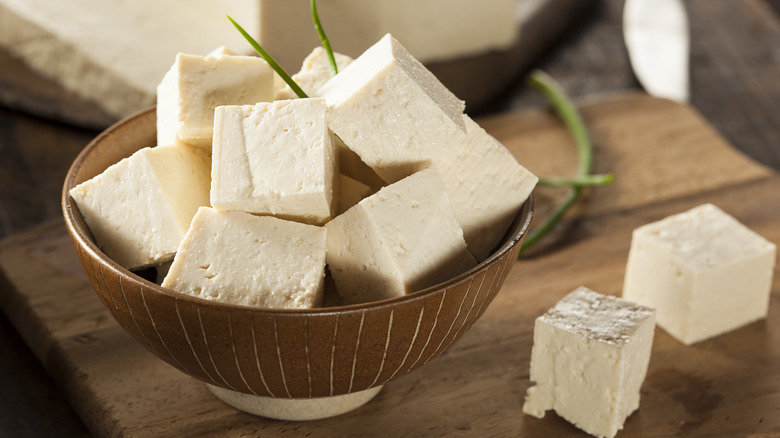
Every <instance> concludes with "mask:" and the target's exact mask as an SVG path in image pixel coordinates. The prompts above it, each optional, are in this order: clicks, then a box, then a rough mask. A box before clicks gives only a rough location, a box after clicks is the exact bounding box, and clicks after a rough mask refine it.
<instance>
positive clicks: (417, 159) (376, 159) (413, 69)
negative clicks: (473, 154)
mask: <svg viewBox="0 0 780 438" xmlns="http://www.w3.org/2000/svg"><path fill="white" fill-rule="evenodd" d="M319 94H320V96H322V97H323V98H324V99H325V101H326V102H327V103H328V105H329V106H330V113H329V122H328V126H330V129H331V130H333V132H334V133H335V134H336V135H338V136H339V138H341V140H342V141H344V143H345V144H346V145H347V146H348V147H349V148H350V149H352V150H353V151H355V152H356V153H357V154H358V155H359V156H360V158H361V159H362V160H363V161H364V162H365V163H366V164H368V165H369V166H370V167H371V168H372V169H374V171H376V173H377V174H378V175H379V176H380V177H382V179H383V180H385V181H386V182H387V183H393V182H396V181H398V180H400V179H402V178H404V177H406V176H409V175H411V174H412V173H414V172H417V171H419V170H421V169H424V168H426V167H428V166H429V165H430V163H431V161H432V160H433V159H434V158H436V157H438V156H439V155H441V154H442V153H443V152H444V151H446V150H447V149H449V148H450V147H451V146H452V145H453V144H458V143H460V142H462V141H464V139H465V138H466V126H465V124H464V123H463V118H462V114H463V109H464V103H463V101H461V100H459V99H458V98H457V97H455V96H454V95H453V94H452V93H451V92H450V91H449V90H447V89H446V88H445V87H444V85H442V84H441V82H439V80H438V79H436V77H435V76H434V75H433V74H432V73H431V72H430V71H428V70H427V69H426V68H425V67H424V66H423V65H422V64H420V62H419V61H417V60H416V59H414V58H413V57H412V56H411V55H410V54H409V53H408V52H407V51H406V49H404V48H403V47H402V46H401V44H400V43H398V41H396V40H395V38H393V37H392V36H391V35H389V34H388V35H385V36H384V37H383V38H382V39H381V40H379V42H377V43H376V44H374V45H373V46H371V47H370V48H369V49H368V50H366V51H365V52H364V53H363V54H362V55H360V57H359V58H358V59H356V60H355V61H354V62H352V63H351V64H350V65H348V66H347V68H345V69H344V71H342V72H340V73H339V74H338V75H336V76H335V77H333V78H332V79H331V80H330V81H328V83H326V84H325V85H324V86H323V87H322V88H321V89H320V91H319Z"/></svg>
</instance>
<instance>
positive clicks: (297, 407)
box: [206, 384, 382, 421]
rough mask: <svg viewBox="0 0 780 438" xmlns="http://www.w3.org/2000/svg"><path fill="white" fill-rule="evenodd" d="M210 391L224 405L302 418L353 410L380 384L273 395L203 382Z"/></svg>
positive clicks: (275, 416) (265, 414)
mask: <svg viewBox="0 0 780 438" xmlns="http://www.w3.org/2000/svg"><path fill="white" fill-rule="evenodd" d="M206 386H207V387H208V388H209V390H210V391H211V393H212V394H214V395H215V396H216V397H217V398H218V399H220V400H222V401H223V402H225V403H227V404H228V405H230V406H232V407H234V408H236V409H238V410H240V411H244V412H247V413H249V414H252V415H258V416H260V417H266V418H273V419H276V420H291V421H306V420H319V419H322V418H328V417H335V416H336V415H341V414H345V413H347V412H349V411H352V410H355V409H357V408H359V407H361V406H363V405H364V404H366V403H368V402H369V401H370V400H371V399H373V398H374V397H376V395H377V394H379V391H381V390H382V386H377V387H375V388H369V389H366V390H363V391H359V392H353V393H351V394H344V395H334V396H332V397H319V398H293V399H290V398H276V397H263V396H259V395H251V394H244V393H243V392H237V391H231V390H229V389H224V388H220V387H218V386H214V385H209V384H206Z"/></svg>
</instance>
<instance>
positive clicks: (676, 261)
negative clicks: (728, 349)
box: [623, 204, 777, 345]
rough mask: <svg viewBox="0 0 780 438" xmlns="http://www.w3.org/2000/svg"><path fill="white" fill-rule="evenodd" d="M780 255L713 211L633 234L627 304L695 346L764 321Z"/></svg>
mask: <svg viewBox="0 0 780 438" xmlns="http://www.w3.org/2000/svg"><path fill="white" fill-rule="evenodd" d="M776 252H777V248H776V246H775V244H773V243H771V242H769V241H767V240H766V239H764V238H763V237H761V236H759V235H758V234H756V233H755V232H753V231H751V230H750V229H748V228H747V227H745V226H744V225H742V224H741V223H739V222H738V221H737V220H736V219H734V218H733V217H731V216H729V215H728V214H726V213H725V212H723V211H722V210H721V209H719V208H718V207H716V206H714V205H712V204H704V205H700V206H698V207H696V208H693V209H691V210H689V211H687V212H684V213H680V214H677V215H674V216H670V217H667V218H665V219H663V220H660V221H658V222H654V223H651V224H647V225H644V226H642V227H639V228H637V229H636V230H634V232H633V236H632V239H631V249H630V251H629V254H628V265H627V267H626V277H625V282H624V285H623V297H624V298H625V299H627V300H631V301H635V302H637V303H641V304H645V305H648V306H652V307H655V308H656V309H658V325H659V326H661V327H662V328H663V329H664V330H666V331H667V332H668V333H669V334H670V335H672V336H673V337H674V338H676V339H677V340H679V341H680V342H682V343H683V344H685V345H690V344H693V343H695V342H699V341H702V340H705V339H708V338H711V337H713V336H717V335H720V334H722V333H725V332H727V331H730V330H733V329H735V328H737V327H740V326H743V325H745V324H748V323H750V322H753V321H756V320H758V319H761V318H764V317H766V315H767V312H768V309H769V295H770V292H771V290H772V275H773V271H774V266H775V257H776Z"/></svg>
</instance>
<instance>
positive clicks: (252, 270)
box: [162, 207, 327, 309]
mask: <svg viewBox="0 0 780 438" xmlns="http://www.w3.org/2000/svg"><path fill="white" fill-rule="evenodd" d="M326 235H327V231H326V230H325V229H324V228H322V227H316V226H313V225H306V224H300V223H297V222H291V221H285V220H282V219H277V218H274V217H270V216H253V215H251V214H248V213H244V212H240V211H218V210H215V209H213V208H208V207H204V208H200V209H199V210H198V213H197V214H196V215H195V217H194V218H193V220H192V225H191V226H190V228H189V230H188V231H187V234H186V235H185V237H184V240H182V243H181V246H180V247H179V251H178V252H177V253H176V257H175V258H174V260H173V264H172V265H171V268H170V270H169V271H168V275H167V276H166V277H165V280H164V281H163V283H162V286H163V287H168V288H171V289H173V290H175V291H178V292H181V293H184V294H187V295H191V296H194V297H198V298H204V299H207V300H214V301H220V302H223V303H230V304H238V305H242V306H253V307H268V308H279V309H309V308H312V307H317V306H319V304H320V302H321V300H322V288H323V282H324V278H325V247H326Z"/></svg>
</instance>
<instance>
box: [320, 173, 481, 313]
mask: <svg viewBox="0 0 780 438" xmlns="http://www.w3.org/2000/svg"><path fill="white" fill-rule="evenodd" d="M325 227H326V228H327V229H328V259H327V260H328V266H329V268H330V272H331V274H332V275H333V278H334V280H335V282H336V287H337V288H338V291H339V294H340V295H341V297H342V298H343V299H344V301H345V302H346V303H349V304H353V303H364V302H369V301H375V300H381V299H385V298H391V297H397V296H402V295H405V294H407V293H410V292H414V291H416V290H420V289H423V288H426V287H429V286H433V285H435V284H438V283H440V282H442V281H445V280H448V279H450V278H453V277H455V276H457V275H459V274H461V273H463V272H465V271H467V270H468V269H470V268H472V267H473V266H475V265H476V264H477V262H476V260H474V257H472V256H471V254H469V252H468V250H467V248H466V242H465V241H464V240H463V232H462V230H461V229H460V226H459V225H458V221H457V220H456V219H455V215H454V214H453V213H452V209H451V207H450V200H449V196H448V195H447V191H446V189H445V188H444V183H443V182H442V180H441V177H440V176H439V174H438V173H437V172H436V169H435V168H429V169H426V170H423V171H420V172H418V173H415V174H414V175H411V176H409V177H407V178H404V179H402V180H401V181H399V182H397V183H395V184H392V185H389V186H387V187H384V188H383V189H381V190H380V191H379V192H377V193H375V194H373V195H371V196H369V197H368V198H365V199H363V200H362V201H360V202H359V203H358V204H357V205H355V206H354V207H352V208H350V209H349V210H347V211H346V212H345V213H343V214H341V215H339V216H338V217H336V218H335V219H333V220H332V221H330V222H329V223H328V224H327V225H326V226H325Z"/></svg>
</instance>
